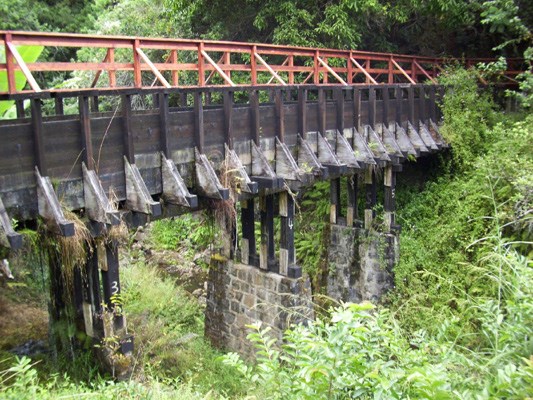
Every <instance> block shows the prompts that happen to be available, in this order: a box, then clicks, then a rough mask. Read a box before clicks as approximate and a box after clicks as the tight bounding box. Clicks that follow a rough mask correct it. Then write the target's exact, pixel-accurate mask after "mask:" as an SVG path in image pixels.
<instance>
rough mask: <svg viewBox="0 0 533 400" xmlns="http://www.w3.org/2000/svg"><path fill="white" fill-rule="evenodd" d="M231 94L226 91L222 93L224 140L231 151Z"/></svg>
mask: <svg viewBox="0 0 533 400" xmlns="http://www.w3.org/2000/svg"><path fill="white" fill-rule="evenodd" d="M233 95H234V94H233V92H232V91H226V92H224V93H223V95H222V96H223V102H224V139H225V141H226V144H227V145H228V147H229V148H230V149H233V138H232V131H233Z"/></svg>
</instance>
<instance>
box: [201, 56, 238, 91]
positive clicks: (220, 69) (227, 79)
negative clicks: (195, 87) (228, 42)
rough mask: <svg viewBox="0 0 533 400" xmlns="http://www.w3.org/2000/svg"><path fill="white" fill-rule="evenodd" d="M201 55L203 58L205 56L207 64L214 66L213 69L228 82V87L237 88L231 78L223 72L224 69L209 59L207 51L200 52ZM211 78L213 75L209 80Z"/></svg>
mask: <svg viewBox="0 0 533 400" xmlns="http://www.w3.org/2000/svg"><path fill="white" fill-rule="evenodd" d="M200 53H201V54H202V56H204V58H205V59H206V60H207V62H208V63H209V64H211V65H212V66H213V68H214V69H215V70H216V71H217V72H218V73H219V74H220V76H221V77H222V78H223V79H224V80H225V81H226V83H227V84H228V85H230V86H232V87H234V86H235V84H234V83H233V81H232V80H231V78H230V77H229V76H228V75H227V74H226V73H225V72H224V71H223V70H222V68H220V66H219V65H218V64H217V63H216V62H214V61H213V59H212V58H211V57H209V54H207V53H206V52H205V50H200ZM210 77H211V75H209V78H210ZM206 83H207V82H206Z"/></svg>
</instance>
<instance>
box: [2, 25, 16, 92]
mask: <svg viewBox="0 0 533 400" xmlns="http://www.w3.org/2000/svg"><path fill="white" fill-rule="evenodd" d="M4 43H5V55H6V69H7V71H6V73H7V87H8V92H9V93H10V94H13V93H16V92H17V85H16V80H15V59H14V57H13V53H12V52H11V46H10V45H9V44H11V33H10V32H6V34H5V38H4Z"/></svg>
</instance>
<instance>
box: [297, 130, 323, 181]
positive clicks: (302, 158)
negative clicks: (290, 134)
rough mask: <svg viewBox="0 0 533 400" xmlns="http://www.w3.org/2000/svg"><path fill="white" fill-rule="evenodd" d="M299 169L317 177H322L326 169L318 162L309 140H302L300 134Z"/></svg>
mask: <svg viewBox="0 0 533 400" xmlns="http://www.w3.org/2000/svg"><path fill="white" fill-rule="evenodd" d="M298 167H300V169H301V170H302V171H303V172H304V173H310V174H313V175H315V176H318V175H322V174H323V172H324V169H325V167H323V166H322V164H320V161H318V158H317V157H316V155H315V153H314V152H313V150H312V149H311V146H309V143H307V140H305V139H304V138H302V137H301V136H300V134H298Z"/></svg>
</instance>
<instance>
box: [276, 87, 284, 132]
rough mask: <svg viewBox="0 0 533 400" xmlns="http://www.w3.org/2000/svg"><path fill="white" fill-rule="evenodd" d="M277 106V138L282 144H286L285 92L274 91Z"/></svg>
mask: <svg viewBox="0 0 533 400" xmlns="http://www.w3.org/2000/svg"><path fill="white" fill-rule="evenodd" d="M274 102H275V105H276V136H277V137H278V138H279V140H280V141H281V142H285V109H284V107H283V92H282V91H281V90H279V89H277V90H275V91H274Z"/></svg>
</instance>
